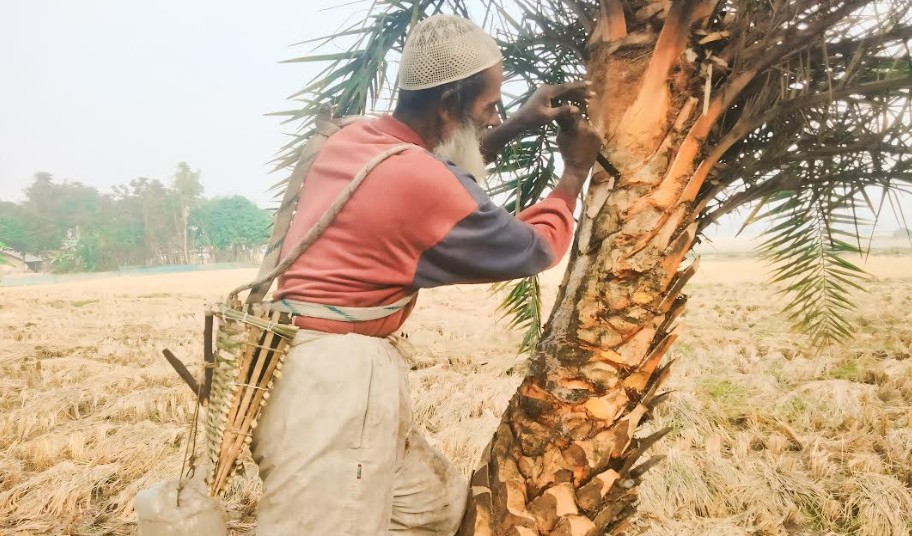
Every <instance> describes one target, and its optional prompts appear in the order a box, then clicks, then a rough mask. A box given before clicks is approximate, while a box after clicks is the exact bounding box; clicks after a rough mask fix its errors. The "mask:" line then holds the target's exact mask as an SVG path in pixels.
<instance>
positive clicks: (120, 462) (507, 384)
mask: <svg viewBox="0 0 912 536" xmlns="http://www.w3.org/2000/svg"><path fill="white" fill-rule="evenodd" d="M867 268H868V269H869V270H870V271H871V272H872V273H873V274H874V275H875V276H876V279H875V281H873V282H872V283H871V284H870V287H869V289H870V291H869V293H867V294H859V295H858V296H857V298H856V299H857V300H858V302H859V303H860V304H861V305H860V309H859V310H858V311H857V313H855V314H854V315H853V316H854V319H855V325H856V326H857V337H856V339H855V340H854V341H852V342H851V343H849V344H848V345H846V346H844V347H840V348H833V349H830V350H827V351H825V352H823V353H822V354H821V355H817V356H814V355H813V354H812V353H810V352H809V350H808V348H807V344H806V342H805V340H804V339H803V338H802V337H801V336H799V335H795V334H792V333H790V332H789V331H788V327H787V324H786V323H785V322H784V320H783V319H782V318H781V317H780V316H778V315H777V311H778V308H779V307H780V306H781V303H780V301H779V299H778V298H776V297H775V296H774V295H773V293H772V290H771V289H770V288H769V286H768V285H766V284H764V282H763V278H764V270H763V267H762V266H760V265H758V264H756V263H755V262H754V261H752V260H750V259H743V258H741V259H725V258H720V257H715V256H714V257H711V258H705V259H704V260H703V263H702V267H701V269H700V272H699V274H698V276H697V278H695V280H694V282H693V283H692V284H691V285H690V287H689V291H690V295H691V302H690V305H689V310H688V312H687V313H686V314H685V316H684V318H683V321H684V322H685V323H686V328H685V330H684V332H683V335H682V337H681V339H679V341H678V343H677V344H676V346H675V347H674V348H673V350H672V351H671V356H672V357H673V358H675V359H676V360H677V361H676V364H675V367H674V373H673V376H672V379H671V380H670V383H669V386H670V387H671V388H672V389H673V390H674V393H673V395H672V396H671V400H670V401H669V402H668V403H667V404H665V405H664V406H662V407H661V409H660V412H659V413H658V414H657V415H656V417H655V419H654V420H653V421H652V422H651V423H650V424H649V425H648V426H649V427H650V428H653V427H661V426H671V427H672V429H673V432H672V433H671V434H670V435H669V436H668V438H667V439H665V440H664V441H663V442H661V443H660V444H659V445H658V446H657V447H656V448H655V449H654V454H664V455H665V456H667V459H666V461H665V462H664V463H663V464H661V465H659V466H658V467H656V468H655V469H653V470H652V471H651V472H650V473H649V475H648V477H647V479H646V481H645V483H644V485H643V486H642V491H641V496H642V501H641V516H640V521H639V522H638V525H637V527H636V531H637V532H636V533H638V534H644V535H652V536H660V535H661V536H672V535H675V536H678V535H701V536H738V535H786V534H788V535H843V534H845V535H850V534H851V535H863V536H901V535H908V534H910V530H912V359H910V355H912V257H901V256H889V257H887V256H884V257H875V258H872V259H871V260H870V262H869V263H868V265H867ZM560 275H561V274H560V273H559V272H554V273H549V274H547V276H546V278H545V279H546V281H545V289H546V292H547V295H546V300H545V301H546V303H548V302H549V301H550V300H551V299H553V296H554V294H555V292H556V287H557V283H558V282H559V279H560ZM252 276H253V271H252V270H230V271H213V272H192V273H184V274H168V275H146V276H115V277H108V278H94V279H73V280H64V281H63V282H60V283H57V284H47V285H34V286H21V287H10V288H0V534H3V535H25V534H36V535H37V534H41V535H44V534H67V535H101V534H115V535H120V534H133V533H135V531H136V524H135V514H134V512H133V506H132V504H133V497H134V495H135V494H136V492H137V491H139V490H140V489H143V488H144V487H146V486H148V485H149V484H151V483H153V482H155V481H158V480H161V479H164V478H171V477H174V476H176V474H177V473H178V471H179V469H180V464H181V457H182V449H183V445H184V441H185V439H186V437H187V432H188V425H189V422H190V419H191V417H192V415H193V398H192V395H191V393H190V392H189V390H188V389H187V387H186V386H185V385H184V384H182V383H181V382H180V380H179V379H178V377H177V375H176V374H175V373H174V372H173V371H172V369H171V368H170V367H169V366H168V364H167V363H166V362H165V360H164V359H163V358H162V357H161V353H160V352H161V349H162V348H164V347H168V348H170V349H171V350H173V351H174V353H175V354H177V355H178V356H179V357H181V358H183V359H185V360H187V361H190V360H192V361H193V362H194V363H196V362H198V361H200V360H201V355H202V340H201V339H202V337H201V333H202V323H203V320H202V311H203V307H204V304H206V303H207V302H211V301H214V300H217V299H219V298H220V297H221V295H222V294H223V293H225V292H226V291H227V290H229V289H231V288H233V287H234V286H236V284H238V283H242V282H246V281H247V280H249V279H250V278H251V277H252ZM7 283H9V281H7ZM497 303H498V299H497V297H496V296H492V295H491V294H490V293H489V290H488V288H487V287H485V286H462V287H454V288H446V289H438V290H435V291H431V292H425V293H423V294H422V297H421V298H420V303H419V306H418V308H417V311H416V313H415V315H414V316H413V317H412V318H411V320H409V322H408V323H407V324H406V331H407V333H408V334H409V338H408V344H409V346H410V351H409V354H410V355H409V359H410V360H411V365H412V369H413V372H412V376H411V385H412V394H413V400H414V408H415V416H416V420H417V421H418V423H419V424H420V425H421V426H422V427H423V428H424V429H425V430H426V433H427V435H428V437H429V439H430V441H431V442H432V443H434V444H436V445H438V446H439V447H440V448H442V449H443V450H444V451H445V452H446V453H447V454H449V456H450V457H451V458H453V459H454V460H455V461H456V462H457V463H458V464H459V465H460V466H461V467H463V468H464V470H465V471H466V472H468V470H469V469H470V467H472V466H473V464H474V461H475V458H476V457H477V454H478V452H479V450H480V449H481V448H482V447H483V446H484V445H485V443H486V442H487V440H488V438H489V435H490V434H491V432H492V431H493V429H494V427H495V425H496V423H497V420H498V416H499V414H500V412H501V411H502V409H503V408H504V407H505V405H506V403H507V400H508V399H509V397H510V395H511V394H512V392H513V389H514V388H515V386H516V384H517V383H518V382H519V379H520V378H521V376H522V374H523V371H524V364H523V360H522V359H521V358H519V357H517V356H516V355H515V352H514V348H515V346H516V344H517V342H518V339H519V335H518V334H517V333H512V332H509V331H508V330H507V329H506V328H505V327H504V325H503V324H504V323H503V322H501V323H495V322H494V320H493V319H494V318H495V316H496V315H495V309H496V306H497ZM644 432H646V430H644ZM259 492H260V488H259V481H258V479H257V477H256V470H255V467H254V466H253V465H252V464H250V463H248V465H247V470H246V471H245V474H244V475H243V476H242V477H240V478H238V479H236V480H235V481H233V483H232V485H231V491H230V497H229V501H228V507H229V509H230V517H231V520H230V526H231V528H232V530H233V532H234V534H253V532H254V512H255V509H256V503H257V496H258V494H259Z"/></svg>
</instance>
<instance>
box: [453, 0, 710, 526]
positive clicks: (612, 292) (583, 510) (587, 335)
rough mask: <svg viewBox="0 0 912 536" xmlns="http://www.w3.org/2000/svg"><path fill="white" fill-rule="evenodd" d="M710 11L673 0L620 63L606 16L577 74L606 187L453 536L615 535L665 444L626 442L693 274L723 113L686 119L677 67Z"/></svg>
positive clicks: (686, 79) (590, 209) (591, 197)
mask: <svg viewBox="0 0 912 536" xmlns="http://www.w3.org/2000/svg"><path fill="white" fill-rule="evenodd" d="M713 4H714V2H698V1H683V2H674V3H673V4H672V7H671V9H670V10H669V12H668V14H667V17H666V20H665V24H664V26H663V28H662V31H661V33H660V34H659V36H658V38H657V40H656V39H654V40H653V41H652V42H648V43H640V44H637V45H635V46H636V47H637V48H638V50H634V51H631V52H635V53H628V54H620V53H617V50H619V48H620V49H621V50H623V46H625V45H624V44H623V43H624V42H625V37H627V33H626V25H625V21H624V13H623V10H622V9H621V6H620V4H619V2H617V1H613V0H606V1H604V2H603V10H602V13H601V17H600V18H599V20H598V21H597V23H596V27H595V30H594V32H593V41H592V43H591V44H590V47H591V52H592V55H591V60H590V63H589V65H588V66H587V67H588V72H589V77H590V78H591V79H592V81H593V87H594V88H595V89H596V91H597V92H598V93H599V94H598V96H597V97H595V98H594V99H593V101H592V102H591V103H590V116H591V119H592V121H593V123H594V124H595V125H596V126H597V127H598V128H599V129H600V131H602V132H603V133H604V136H605V148H604V149H603V154H604V155H605V156H606V157H607V159H608V160H609V161H610V162H611V163H612V164H613V166H614V167H616V168H617V170H616V171H617V173H615V174H614V175H612V174H610V173H609V172H608V171H606V170H605V169H601V168H597V170H596V172H595V174H594V177H593V180H592V185H591V186H590V188H589V190H588V193H587V197H586V202H585V206H584V209H583V211H584V213H583V217H582V219H581V222H580V225H579V228H578V230H577V235H576V240H575V243H574V246H573V250H572V253H571V259H570V265H569V267H568V269H567V273H566V275H565V276H564V280H563V283H562V285H561V289H560V292H559V294H558V298H557V304H556V306H555V308H554V310H553V312H552V314H551V318H550V319H549V321H548V325H547V326H546V327H545V331H544V335H543V337H542V340H541V342H540V343H539V345H538V347H537V349H536V352H535V353H534V355H533V356H532V358H531V362H530V372H529V375H528V376H527V377H526V378H525V379H524V381H523V382H522V384H521V385H520V387H519V389H518V391H517V393H516V394H515V395H514V397H513V399H512V400H511V401H510V403H509V406H508V408H507V410H506V412H505V414H504V416H503V420H502V421H501V424H500V425H499V427H498V429H497V431H496V433H495V435H494V438H493V439H492V442H491V444H490V445H489V446H488V447H487V448H486V449H485V451H484V453H483V459H482V462H481V466H480V467H479V468H478V469H477V470H476V471H475V473H474V475H473V477H472V480H471V491H470V497H469V499H470V500H469V508H468V511H467V513H466V518H465V519H464V521H463V526H462V529H461V532H460V534H463V535H472V534H474V535H476V536H487V535H507V534H510V535H517V536H533V535H552V536H558V535H560V536H584V535H596V534H605V533H607V534H617V533H620V532H622V531H623V529H624V527H625V526H626V524H627V522H628V520H629V516H630V514H632V513H633V512H634V509H635V501H636V490H637V484H638V483H639V480H640V477H641V475H642V474H643V473H644V472H645V470H646V469H647V468H648V467H649V466H651V465H652V463H651V462H653V461H655V459H652V460H649V461H645V463H641V464H638V463H637V462H643V461H644V459H643V458H641V456H642V454H643V452H644V451H645V450H646V448H647V447H649V445H651V444H652V443H653V442H655V441H656V440H658V439H659V438H660V437H661V436H662V435H664V433H665V431H664V430H662V431H656V432H655V433H653V434H652V435H650V436H648V437H644V438H638V437H635V435H634V434H635V432H636V430H637V426H638V425H639V424H640V422H642V421H643V419H644V418H646V417H647V416H648V415H649V412H650V410H651V409H652V408H653V407H654V406H655V405H656V404H657V403H658V402H660V400H661V399H662V394H661V391H660V388H661V386H662V383H663V382H664V381H665V379H666V378H667V377H668V372H669V370H668V364H664V365H662V364H661V362H662V358H663V356H664V355H665V352H666V351H667V350H668V348H669V346H670V345H671V344H672V342H674V340H675V338H676V337H677V334H676V332H675V331H676V330H675V319H676V318H677V317H678V316H679V315H680V314H681V312H682V311H683V308H684V304H685V301H686V298H685V297H684V296H683V295H682V294H681V289H682V287H683V286H684V284H685V283H686V282H687V280H688V279H689V278H690V277H691V276H692V275H693V273H694V272H695V270H696V264H695V263H694V264H691V265H690V266H689V267H687V268H684V269H680V266H681V263H682V260H683V259H684V257H685V255H686V254H687V252H688V251H689V250H690V248H691V246H692V244H693V242H694V238H695V235H696V223H695V222H694V219H695V217H696V215H697V214H698V213H699V208H700V207H696V206H694V198H695V196H696V193H697V190H698V189H699V187H700V185H701V184H702V182H703V179H704V178H705V176H706V172H705V170H703V169H702V166H701V167H700V169H695V167H696V166H695V160H696V157H697V155H698V153H700V150H701V148H702V141H703V140H704V139H705V137H706V134H707V131H708V128H709V126H710V125H711V124H712V122H713V121H714V118H715V117H718V114H719V112H720V110H721V109H722V108H723V106H722V105H721V104H719V103H715V104H713V105H711V106H709V107H708V109H702V107H701V106H699V105H698V101H697V99H696V98H694V97H692V95H693V94H694V93H695V92H694V91H693V89H694V87H693V85H694V84H695V83H697V84H702V80H701V79H699V78H698V77H697V76H696V75H695V73H693V72H692V71H693V69H692V68H689V67H688V65H686V64H684V63H682V62H680V61H679V60H680V58H681V57H682V53H683V51H684V49H685V47H686V45H687V41H688V37H689V35H690V28H691V25H692V24H693V23H694V22H696V21H697V20H700V19H701V18H705V17H707V16H708V15H709V13H710V11H711V7H712V5H713ZM628 41H629V40H628ZM619 45H620V47H619ZM627 46H628V47H629V45H627ZM649 49H651V50H652V54H651V55H648V54H645V53H644V52H646V51H648V50H649ZM697 87H700V86H697ZM704 163H705V161H704ZM612 171H614V170H612Z"/></svg>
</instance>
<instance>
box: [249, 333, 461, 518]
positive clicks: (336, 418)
mask: <svg viewBox="0 0 912 536" xmlns="http://www.w3.org/2000/svg"><path fill="white" fill-rule="evenodd" d="M407 375H408V366H407V364H406V362H405V360H404V359H403V358H402V357H401V356H400V355H399V353H398V351H396V349H395V348H393V346H392V345H391V344H390V343H389V342H388V341H386V340H385V339H378V338H372V337H365V336H361V335H327V334H316V333H313V332H307V331H302V332H299V333H298V336H297V338H296V339H295V343H294V345H293V346H292V349H291V351H290V352H289V355H288V356H287V357H286V358H285V366H284V368H283V371H282V378H281V379H280V380H279V381H278V382H276V384H275V387H274V388H273V390H272V393H271V396H270V399H269V403H268V404H267V406H266V408H265V410H264V411H263V415H262V417H261V419H260V423H259V426H258V427H257V428H256V430H255V434H254V438H253V440H254V442H253V455H254V459H255V460H256V462H257V464H258V465H259V467H260V474H261V476H262V478H263V488H264V493H263V497H262V499H261V500H260V505H259V515H258V520H257V535H258V536H297V535H301V536H324V535H333V536H382V535H385V534H387V532H388V531H397V530H398V531H399V532H395V534H397V535H400V534H403V535H416V536H417V535H440V536H450V535H452V534H453V533H454V532H455V530H456V528H455V526H457V525H458V523H459V518H461V517H462V509H463V508H464V504H463V503H462V502H460V501H464V500H465V496H466V488H465V484H464V482H463V480H462V477H461V475H460V474H459V473H458V471H457V470H456V469H455V468H454V467H453V466H452V465H451V464H450V463H449V462H448V461H447V460H446V459H444V458H443V456H442V455H441V454H440V453H439V452H437V451H436V450H434V449H432V448H431V447H430V446H429V445H427V443H426V442H425V441H424V439H423V438H421V437H420V436H418V435H417V434H416V433H414V432H410V428H411V409H410V407H411V404H410V400H409V392H408V378H407ZM406 438H408V441H406ZM407 445H408V446H407ZM455 489H458V490H459V492H460V493H456V492H455V491H454V490H455ZM394 503H395V506H394ZM421 511H423V512H424V513H421ZM415 514H420V515H415ZM391 520H392V521H391Z"/></svg>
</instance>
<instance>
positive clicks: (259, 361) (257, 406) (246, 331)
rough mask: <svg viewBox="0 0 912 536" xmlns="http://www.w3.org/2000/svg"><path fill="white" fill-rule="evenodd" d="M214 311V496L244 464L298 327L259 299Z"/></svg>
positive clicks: (210, 451)
mask: <svg viewBox="0 0 912 536" xmlns="http://www.w3.org/2000/svg"><path fill="white" fill-rule="evenodd" d="M232 302H233V303H232ZM244 309H246V312H245V310H244ZM212 312H213V315H214V316H215V317H216V318H217V319H218V321H219V322H218V331H217V333H216V340H215V347H216V351H215V354H214V367H213V374H212V387H211V392H210V396H209V402H208V412H207V415H206V422H205V429H206V443H207V457H208V460H209V474H208V476H207V479H206V482H207V485H208V488H209V494H210V495H211V496H213V497H214V496H218V495H220V494H222V493H223V492H224V490H225V487H226V485H227V483H228V479H229V478H230V477H231V475H232V474H233V473H234V472H235V471H236V470H238V469H240V467H241V466H240V462H239V460H240V457H241V454H242V453H243V451H244V449H247V448H249V445H250V440H251V437H252V433H253V430H254V429H255V428H256V426H257V421H258V419H259V416H260V412H261V411H262V409H263V406H264V405H265V404H266V401H267V400H268V399H269V391H270V389H272V387H273V385H274V381H275V379H277V378H278V377H279V376H281V370H282V363H283V361H284V359H285V355H286V354H287V352H288V347H289V344H290V342H291V341H292V340H293V339H294V336H295V333H297V329H298V328H297V327H295V326H293V325H289V324H287V323H285V324H282V323H280V320H281V318H280V314H279V313H276V312H268V311H266V310H265V308H262V307H261V306H258V305H248V306H242V305H241V304H240V302H238V301H237V300H236V299H234V300H230V301H229V304H218V305H216V306H215V307H214V308H213V311H212Z"/></svg>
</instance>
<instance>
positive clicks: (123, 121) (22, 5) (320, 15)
mask: <svg viewBox="0 0 912 536" xmlns="http://www.w3.org/2000/svg"><path fill="white" fill-rule="evenodd" d="M334 3H335V4H336V5H338V4H339V2H338V1H336V2H334ZM329 5H332V4H331V3H330V2H327V1H325V0H316V1H315V0H296V1H291V0H269V1H266V2H239V1H228V2H226V1H213V0H193V1H189V2H188V1H183V2H181V1H176V0H173V1H171V0H168V1H156V2H139V1H129V2H127V1H115V0H79V1H67V0H55V1H51V0H27V1H8V2H4V3H3V6H2V9H0V199H4V200H19V199H20V197H21V192H22V189H23V188H24V187H25V186H26V185H27V184H28V183H29V182H30V181H31V178H32V176H33V174H34V173H35V172H37V171H47V172H49V173H52V174H53V175H54V176H55V177H56V178H57V179H59V180H63V179H67V180H78V181H81V182H84V183H86V184H90V185H92V186H95V187H98V188H99V189H102V190H107V189H108V188H109V187H110V186H111V185H113V184H118V183H124V182H127V181H129V180H130V179H133V178H136V177H141V176H146V177H152V178H160V179H163V180H166V181H167V180H168V179H169V178H170V177H171V174H172V171H173V169H174V165H175V164H176V163H177V162H179V161H182V160H184V161H187V162H188V163H189V164H190V165H191V166H192V167H194V168H199V169H200V170H202V180H203V184H204V186H205V188H206V194H207V195H218V194H233V193H239V194H242V195H245V196H248V197H251V198H253V199H255V200H256V201H257V202H258V203H259V204H261V205H263V206H266V205H268V204H269V199H270V196H269V195H268V194H266V193H265V190H266V188H267V187H268V185H269V184H272V183H274V182H275V181H276V180H278V178H279V176H278V175H275V174H272V175H270V174H269V173H268V172H269V169H270V168H269V166H267V162H268V161H269V160H270V159H271V158H272V156H273V155H274V153H275V151H276V150H277V149H278V148H279V147H280V146H281V145H282V144H283V143H284V142H285V140H286V139H287V138H286V136H285V134H283V133H288V132H290V131H291V130H292V127H291V126H289V125H286V126H280V125H279V118H275V117H265V116H264V114H265V113H267V112H272V111H278V110H283V109H287V108H288V107H289V106H288V103H287V102H286V101H285V98H286V97H287V96H288V95H290V94H291V93H293V92H294V91H296V90H297V89H300V88H301V87H303V85H304V83H305V82H306V81H307V80H308V79H309V78H310V77H311V76H312V75H313V74H314V70H313V69H314V67H313V66H311V65H307V64H279V63H278V62H279V61H281V60H284V59H288V58H291V57H295V56H300V55H303V54H304V53H306V52H307V51H309V50H310V49H309V48H307V47H306V46H297V47H290V46H289V45H290V44H292V43H295V42H298V41H302V40H305V39H308V38H311V37H317V36H320V35H324V34H325V33H326V32H330V31H333V30H335V29H336V28H337V27H338V26H339V25H340V24H342V23H343V22H345V18H346V17H348V16H349V15H350V13H351V12H352V9H351V8H347V9H343V10H339V9H335V10H328V11H324V9H325V7H327V6H329Z"/></svg>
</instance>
